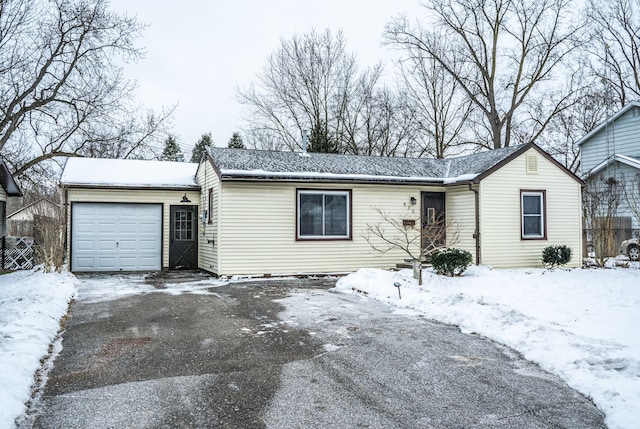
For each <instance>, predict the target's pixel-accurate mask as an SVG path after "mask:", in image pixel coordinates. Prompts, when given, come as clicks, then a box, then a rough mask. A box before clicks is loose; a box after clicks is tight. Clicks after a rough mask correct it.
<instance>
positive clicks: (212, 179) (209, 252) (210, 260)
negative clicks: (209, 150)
mask: <svg viewBox="0 0 640 429" xmlns="http://www.w3.org/2000/svg"><path fill="white" fill-rule="evenodd" d="M196 180H197V182H198V184H199V185H200V213H201V214H202V213H204V210H208V209H209V189H212V190H213V212H212V213H211V223H209V221H208V219H205V220H204V222H201V223H200V225H199V233H200V234H199V243H198V267H200V268H201V269H203V270H207V271H210V272H212V273H216V274H218V236H219V227H220V222H219V219H220V180H219V179H218V175H217V174H216V172H215V171H214V169H213V167H212V166H211V163H210V162H209V160H208V159H207V157H206V156H205V157H203V158H202V161H201V162H200V166H199V167H198V171H197V174H196Z"/></svg>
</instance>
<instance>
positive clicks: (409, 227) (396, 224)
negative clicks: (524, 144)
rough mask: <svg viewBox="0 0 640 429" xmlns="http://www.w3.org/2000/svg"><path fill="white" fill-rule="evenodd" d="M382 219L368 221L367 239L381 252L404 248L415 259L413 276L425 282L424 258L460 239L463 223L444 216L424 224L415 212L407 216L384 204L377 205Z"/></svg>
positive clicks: (413, 261) (402, 249)
mask: <svg viewBox="0 0 640 429" xmlns="http://www.w3.org/2000/svg"><path fill="white" fill-rule="evenodd" d="M375 210H376V211H377V212H378V214H379V216H380V218H381V221H380V222H378V223H375V224H367V227H366V235H365V239H366V240H367V242H368V243H369V245H370V246H371V247H372V248H373V249H374V250H375V251H378V252H381V253H387V252H389V251H391V250H400V251H401V252H403V253H404V254H406V255H407V256H408V257H409V259H410V260H411V261H412V263H413V267H414V270H413V276H414V278H416V279H418V284H420V285H422V262H423V261H425V260H426V259H427V257H430V256H431V255H432V254H433V253H434V252H436V251H437V250H439V249H441V248H443V247H445V245H446V244H449V245H452V244H454V243H457V242H458V238H459V227H458V225H457V224H456V223H455V222H447V221H446V219H445V217H444V216H441V217H439V218H437V219H433V220H432V221H431V222H430V223H429V224H425V225H422V227H421V224H422V222H421V219H420V218H419V216H416V215H415V213H412V212H409V213H405V215H404V216H402V215H400V216H398V215H392V214H390V213H388V212H386V211H384V210H382V209H380V208H376V209H375Z"/></svg>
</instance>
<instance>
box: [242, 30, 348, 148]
mask: <svg viewBox="0 0 640 429" xmlns="http://www.w3.org/2000/svg"><path fill="white" fill-rule="evenodd" d="M356 81H357V64H356V59H355V56H354V55H353V54H351V53H349V52H347V49H346V42H345V40H344V37H343V36H342V33H338V34H337V35H335V36H334V35H333V34H332V33H331V32H330V31H329V30H327V31H325V32H324V33H317V32H315V31H312V32H310V33H307V34H304V35H303V36H295V37H293V38H292V39H291V40H282V41H281V46H280V48H279V49H278V50H277V51H276V52H275V53H274V54H272V55H271V56H270V57H269V59H268V60H267V64H266V65H265V67H264V70H263V72H262V73H260V74H259V75H258V76H257V83H254V84H252V85H251V86H250V87H249V88H247V89H243V90H238V97H239V100H240V102H241V103H243V104H245V105H246V106H247V108H248V110H249V118H250V119H249V122H250V123H251V128H254V129H258V130H260V133H263V134H264V133H266V134H269V135H271V136H273V137H272V138H270V139H269V140H274V139H276V140H278V141H280V142H281V144H283V145H284V146H285V147H286V148H288V149H289V150H296V149H298V148H300V136H301V135H302V132H303V130H309V131H310V132H311V135H312V140H311V141H310V144H311V145H313V144H314V143H315V142H314V140H313V138H314V137H317V138H323V139H326V140H330V141H334V142H335V139H336V135H337V134H338V133H340V132H341V130H342V127H343V124H342V123H341V121H342V117H343V115H344V112H345V110H346V108H347V105H348V99H349V96H350V92H351V91H352V90H353V87H355V85H356ZM314 132H315V133H316V134H314Z"/></svg>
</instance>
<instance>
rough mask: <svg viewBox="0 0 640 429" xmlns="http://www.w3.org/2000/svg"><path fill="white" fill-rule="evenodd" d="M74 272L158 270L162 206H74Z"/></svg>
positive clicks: (78, 204) (80, 204)
mask: <svg viewBox="0 0 640 429" xmlns="http://www.w3.org/2000/svg"><path fill="white" fill-rule="evenodd" d="M71 228H72V247H71V257H72V263H71V265H72V270H73V271H141V270H145V271H148V270H159V269H161V265H162V264H161V249H162V205H161V204H124V203H123V204H110V203H74V204H73V205H72V226H71Z"/></svg>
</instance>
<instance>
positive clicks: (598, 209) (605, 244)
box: [582, 176, 624, 266]
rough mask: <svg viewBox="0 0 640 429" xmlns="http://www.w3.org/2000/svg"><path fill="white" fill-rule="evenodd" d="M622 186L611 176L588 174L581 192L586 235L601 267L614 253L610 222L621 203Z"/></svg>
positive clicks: (612, 226)
mask: <svg viewBox="0 0 640 429" xmlns="http://www.w3.org/2000/svg"><path fill="white" fill-rule="evenodd" d="M623 194H624V185H623V184H621V183H620V182H618V181H617V180H616V179H615V178H613V177H608V178H603V177H602V176H592V177H591V178H589V179H588V180H587V182H586V185H585V187H584V189H583V191H582V209H583V212H584V222H585V228H586V230H587V234H588V235H590V237H591V242H592V244H593V252H594V254H595V262H596V264H597V265H599V266H604V265H605V264H606V262H607V260H608V259H609V258H610V257H612V256H615V254H616V253H617V243H615V240H614V232H615V231H614V221H615V217H616V214H617V212H618V207H619V206H620V203H621V202H622V199H623Z"/></svg>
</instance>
